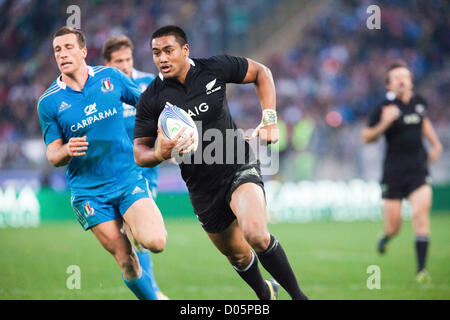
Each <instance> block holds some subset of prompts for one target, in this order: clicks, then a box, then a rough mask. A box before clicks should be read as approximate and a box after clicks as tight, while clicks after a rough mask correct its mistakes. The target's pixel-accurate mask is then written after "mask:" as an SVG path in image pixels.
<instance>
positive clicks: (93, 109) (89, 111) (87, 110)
mask: <svg viewBox="0 0 450 320" xmlns="http://www.w3.org/2000/svg"><path fill="white" fill-rule="evenodd" d="M95 112H97V104H96V103H95V102H94V103H93V104H90V105H88V106H86V108H84V113H86V115H87V116H88V115H91V114H93V113H95Z"/></svg>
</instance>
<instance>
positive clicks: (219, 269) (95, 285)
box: [0, 213, 450, 300]
mask: <svg viewBox="0 0 450 320" xmlns="http://www.w3.org/2000/svg"><path fill="white" fill-rule="evenodd" d="M449 227H450V214H448V213H446V214H440V215H434V214H433V215H432V220H431V228H432V233H431V244H430V250H429V259H428V270H429V271H430V274H431V276H432V282H431V283H429V284H424V285H419V284H418V283H416V282H415V278H414V276H415V268H416V260H415V251H414V235H413V232H412V228H411V222H410V221H404V222H403V228H402V230H401V232H400V234H399V236H398V237H397V238H396V239H394V240H393V241H392V242H391V243H390V244H389V247H388V252H387V254H386V255H385V256H379V255H378V254H377V253H376V251H375V244H376V240H377V238H378V236H379V235H380V234H381V231H382V222H381V221H377V222H369V221H365V222H350V223H346V222H331V221H327V222H313V223H309V224H289V223H278V224H270V225H269V229H270V231H271V233H273V234H274V235H275V236H276V237H277V238H278V239H279V240H280V242H281V243H282V245H283V247H284V248H285V251H286V252H287V255H288V257H289V259H290V262H291V264H292V266H293V268H294V271H295V273H296V275H297V277H298V279H299V282H300V285H301V287H302V289H303V290H304V291H305V293H306V294H307V295H308V296H309V298H310V299H450V232H449V230H450V228H449ZM166 228H167V230H168V232H169V238H168V242H167V246H166V249H165V251H164V252H162V253H160V254H153V255H152V257H153V263H154V270H155V274H156V278H157V281H158V284H159V286H160V287H161V288H162V290H163V292H164V293H165V294H166V295H168V296H169V297H170V298H171V299H189V300H190V299H193V300H197V299H199V300H203V299H219V300H228V299H230V300H235V299H255V298H256V296H255V295H254V293H253V292H252V291H251V290H250V289H249V287H247V285H246V284H245V283H244V282H243V281H242V280H241V279H240V277H239V276H238V275H237V274H236V272H235V271H234V270H233V269H232V267H231V266H230V265H229V264H228V262H227V260H226V258H225V257H223V256H222V255H221V254H220V253H219V252H218V251H217V250H216V248H215V247H214V246H213V244H212V243H211V242H210V241H209V239H208V238H207V236H206V234H205V233H204V232H203V230H202V228H201V227H200V224H199V223H198V222H197V221H196V220H195V219H167V220H166ZM0 241H1V246H0V264H1V273H0V299H2V300H5V299H135V297H134V296H133V294H132V293H131V292H130V291H129V290H128V289H127V288H126V287H125V285H124V283H123V281H122V278H121V275H120V270H119V267H118V266H117V265H116V264H115V262H114V260H113V258H112V257H111V256H110V255H109V253H107V252H106V251H105V250H104V249H103V248H102V247H101V246H100V244H99V243H97V240H96V239H95V238H94V236H93V234H92V233H91V232H84V231H83V230H82V229H81V227H80V226H79V225H78V223H77V222H76V221H75V219H74V220H73V221H72V222H67V223H59V224H48V223H47V224H43V225H42V226H41V227H39V228H34V229H1V230H0ZM70 265H77V266H79V267H80V270H81V288H80V289H72V290H69V289H68V288H67V286H66V281H67V278H68V277H69V276H70V274H67V273H66V270H67V268H68V266H70ZM370 265H377V266H379V267H380V270H381V274H380V275H381V289H372V290H369V289H368V288H367V286H366V282H367V278H368V277H369V276H370V275H371V274H368V273H367V272H366V271H367V267H368V266H370ZM263 273H264V275H265V276H266V277H269V275H268V274H267V273H266V272H265V271H263ZM279 298H280V299H288V298H289V296H288V294H287V293H286V292H285V291H284V290H283V289H281V290H280V294H279Z"/></svg>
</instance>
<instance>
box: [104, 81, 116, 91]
mask: <svg viewBox="0 0 450 320" xmlns="http://www.w3.org/2000/svg"><path fill="white" fill-rule="evenodd" d="M113 89H114V86H113V84H112V83H111V80H110V79H109V78H105V79H102V91H103V92H104V93H106V92H110V91H113Z"/></svg>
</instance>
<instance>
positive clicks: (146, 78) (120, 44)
mask: <svg viewBox="0 0 450 320" xmlns="http://www.w3.org/2000/svg"><path fill="white" fill-rule="evenodd" d="M133 49H134V46H133V43H132V42H131V40H130V39H129V38H128V37H127V36H125V35H121V36H117V37H111V38H109V39H108V40H106V42H105V43H104V44H103V48H102V55H103V59H104V62H105V65H106V66H108V67H114V68H117V69H119V70H120V71H122V72H123V73H125V74H126V75H127V76H128V77H130V78H131V80H132V81H133V82H134V83H135V84H137V85H138V86H139V88H140V89H141V90H142V91H144V90H145V89H146V88H147V86H148V85H149V84H150V82H152V81H153V79H155V75H154V74H152V73H146V72H141V71H138V70H136V69H134V67H133V64H134V59H133ZM123 119H124V121H125V128H126V130H127V134H128V137H129V138H130V141H131V142H132V141H133V138H134V122H135V120H136V108H135V107H134V106H131V105H129V104H126V103H125V102H124V103H123ZM142 173H143V175H144V177H145V178H146V179H147V181H148V186H149V189H150V192H151V193H152V196H153V198H156V194H157V189H156V187H157V183H158V167H153V168H142ZM124 227H125V229H126V231H127V233H128V235H129V238H130V240H131V241H132V243H133V244H134V245H135V250H136V254H137V256H138V258H139V262H140V265H141V267H142V268H144V269H145V271H147V273H148V274H149V275H150V277H151V278H152V280H153V286H154V288H155V291H156V295H157V296H158V298H159V300H166V299H167V297H166V296H165V295H164V294H163V293H162V292H161V290H160V289H159V287H158V285H157V283H156V280H155V276H154V273H153V263H152V260H151V256H150V252H149V251H148V250H147V249H145V248H144V247H142V246H141V245H139V244H138V243H136V241H135V240H134V237H133V236H132V234H131V232H130V229H129V227H128V226H127V225H126V224H124Z"/></svg>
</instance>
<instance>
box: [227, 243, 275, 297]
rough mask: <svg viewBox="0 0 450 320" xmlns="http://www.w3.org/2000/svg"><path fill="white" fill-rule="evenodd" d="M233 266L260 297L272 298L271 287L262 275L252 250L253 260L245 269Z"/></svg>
mask: <svg viewBox="0 0 450 320" xmlns="http://www.w3.org/2000/svg"><path fill="white" fill-rule="evenodd" d="M233 268H234V269H235V270H236V271H237V273H238V274H239V275H240V276H241V278H242V279H244V281H245V282H247V284H248V285H249V286H250V287H251V288H252V289H253V291H255V293H256V295H257V297H258V299H260V300H268V299H270V289H269V287H268V286H267V283H266V282H265V281H264V278H263V277H262V275H261V271H260V270H259V268H258V259H256V256H255V254H254V253H253V251H252V260H251V261H250V263H249V265H248V266H247V267H245V269H242V270H240V269H238V268H236V267H235V266H233Z"/></svg>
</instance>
